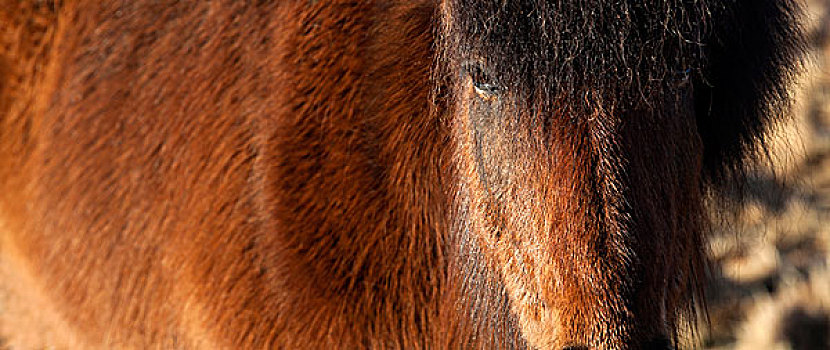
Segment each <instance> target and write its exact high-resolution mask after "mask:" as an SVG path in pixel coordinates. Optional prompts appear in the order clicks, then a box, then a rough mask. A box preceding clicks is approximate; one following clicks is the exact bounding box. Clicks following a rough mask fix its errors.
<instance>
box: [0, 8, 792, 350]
mask: <svg viewBox="0 0 830 350" xmlns="http://www.w3.org/2000/svg"><path fill="white" fill-rule="evenodd" d="M798 14H799V8H798V4H797V3H794V2H792V1H788V0H690V1H689V0H686V1H680V0H657V1H652V2H648V3H645V2H640V1H627V0H626V1H609V0H583V1H574V0H516V1H509V2H507V1H495V0H416V1H397V0H396V1H377V0H325V1H317V0H280V1H267V0H266V1H255V2H247V1H246V2H241V1H230V0H214V1H145V0H137V1H128V2H122V1H100V2H68V1H59V0H49V1H40V0H37V1H35V0H2V1H0V24H2V26H0V188H1V189H2V190H0V193H2V195H0V263H1V264H2V266H1V267H2V271H3V274H2V277H3V290H4V294H5V295H6V298H5V302H4V304H3V308H2V315H0V318H2V319H3V321H2V323H0V327H2V328H0V331H2V333H3V334H4V336H5V337H7V338H8V342H9V343H10V344H12V345H14V346H20V347H23V348H31V347H42V346H50V347H57V348H93V349H94V348H182V349H191V348H197V349H198V348H243V349H248V348H343V349H354V348H406V349H415V348H487V349H489V348H510V349H588V348H590V349H593V348H597V349H636V348H664V349H669V348H672V347H675V346H679V337H680V334H681V333H682V331H683V329H685V328H686V327H692V328H693V326H691V325H689V324H690V323H693V321H694V319H695V318H696V317H697V311H696V310H698V309H699V308H702V307H703V306H699V304H701V303H702V302H703V295H702V290H703V287H704V285H705V269H706V258H705V248H704V244H703V243H704V238H705V233H706V230H707V215H706V212H705V209H704V208H705V203H706V201H707V198H709V197H710V196H711V194H712V193H717V192H718V191H719V190H720V189H722V188H723V187H726V186H729V184H731V183H735V182H739V181H740V179H741V178H742V177H743V175H744V170H743V169H744V162H745V161H747V160H751V159H754V158H757V157H758V156H759V155H760V154H762V153H763V149H764V146H763V139H764V132H765V131H766V130H767V129H768V128H769V126H770V125H771V124H773V123H774V122H775V121H776V120H777V119H779V117H780V116H781V115H783V114H784V112H785V110H786V107H787V104H788V94H787V88H788V86H789V84H790V82H791V81H792V78H793V77H794V76H795V74H796V73H797V72H798V66H799V60H800V56H801V52H802V49H803V46H804V39H803V37H802V34H801V30H800V28H799V26H798V24H797V23H798V22H797V19H798Z"/></svg>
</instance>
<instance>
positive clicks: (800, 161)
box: [694, 0, 830, 350]
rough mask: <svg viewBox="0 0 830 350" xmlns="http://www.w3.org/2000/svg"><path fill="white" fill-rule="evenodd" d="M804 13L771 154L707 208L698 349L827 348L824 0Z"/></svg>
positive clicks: (829, 63) (829, 4)
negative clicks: (799, 60) (786, 108)
mask: <svg viewBox="0 0 830 350" xmlns="http://www.w3.org/2000/svg"><path fill="white" fill-rule="evenodd" d="M805 21H806V27H807V30H808V32H809V38H810V45H811V47H810V55H811V57H810V58H809V63H808V66H807V67H806V74H804V76H803V77H801V79H799V81H798V83H797V86H796V88H795V89H794V90H793V97H794V98H795V101H796V104H795V108H794V109H793V111H792V116H791V119H790V120H789V121H788V122H787V123H784V124H782V125H781V126H780V127H778V128H776V129H775V130H773V139H772V142H771V148H770V149H771V160H772V161H771V162H768V163H769V164H763V165H759V166H758V167H757V169H754V170H753V175H752V177H751V179H750V181H749V184H748V185H747V186H746V189H745V198H746V201H745V203H744V204H743V205H742V206H741V207H739V208H736V209H735V210H734V213H729V214H726V215H717V214H716V215H715V216H716V217H721V219H722V220H716V221H718V222H716V223H715V229H714V233H713V235H712V236H711V238H710V240H709V249H710V253H711V256H712V258H713V260H714V263H715V264H714V265H713V267H712V275H713V277H714V278H713V281H712V283H711V285H710V288H709V289H708V291H707V292H708V300H707V304H708V309H709V318H710V322H711V323H710V325H709V326H703V327H701V328H700V329H699V332H700V334H701V335H702V341H703V343H702V344H701V345H702V346H703V347H704V348H706V349H747V350H748V349H830V269H828V265H830V264H828V262H830V0H807V16H806V17H805ZM694 347H698V346H694Z"/></svg>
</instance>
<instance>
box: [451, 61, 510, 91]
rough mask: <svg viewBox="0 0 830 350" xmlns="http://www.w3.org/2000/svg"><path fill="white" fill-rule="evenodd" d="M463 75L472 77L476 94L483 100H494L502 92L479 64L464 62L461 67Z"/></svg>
mask: <svg viewBox="0 0 830 350" xmlns="http://www.w3.org/2000/svg"><path fill="white" fill-rule="evenodd" d="M461 73H462V74H463V75H465V76H469V77H470V79H471V80H472V82H473V88H474V89H475V91H476V93H477V94H478V95H479V96H481V97H483V98H492V97H493V96H495V95H497V94H499V93H500V92H501V87H500V86H499V85H498V84H497V83H496V82H495V80H494V79H493V78H492V77H491V75H490V74H488V73H487V72H486V71H485V69H484V68H483V67H482V66H481V64H479V63H478V62H473V61H467V62H464V63H463V64H462V65H461Z"/></svg>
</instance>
